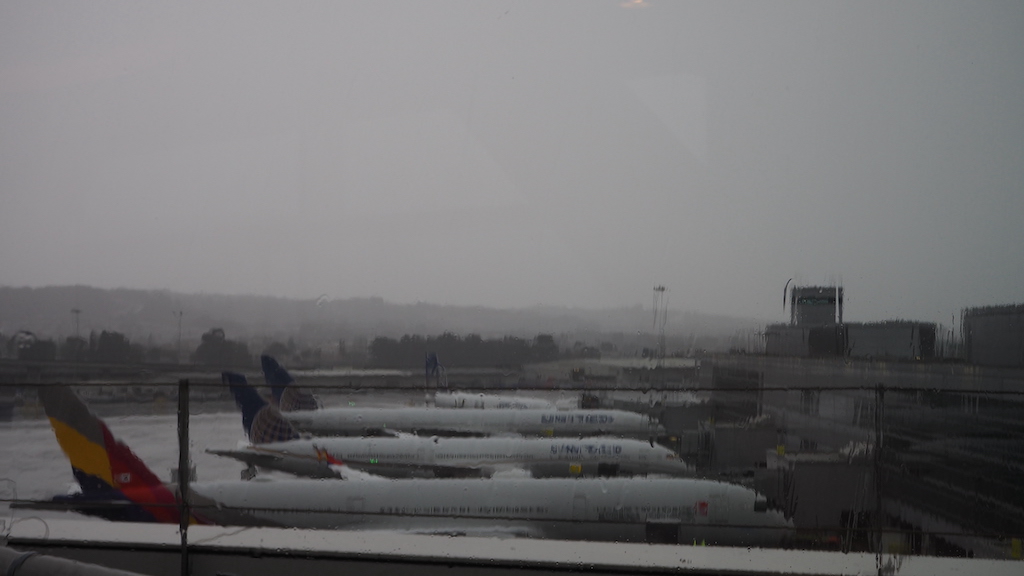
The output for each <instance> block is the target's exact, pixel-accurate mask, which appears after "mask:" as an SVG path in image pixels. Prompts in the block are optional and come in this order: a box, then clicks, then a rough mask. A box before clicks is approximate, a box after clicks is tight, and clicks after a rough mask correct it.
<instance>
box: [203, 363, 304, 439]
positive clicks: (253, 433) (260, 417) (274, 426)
mask: <svg viewBox="0 0 1024 576" xmlns="http://www.w3.org/2000/svg"><path fill="white" fill-rule="evenodd" d="M221 381H222V382H224V383H225V384H227V385H228V389H229V390H231V395H232V396H234V397H235V404H236V405H237V406H238V408H239V410H241V411H242V427H243V428H245V433H246V435H247V436H248V437H249V442H251V443H253V444H267V443H269V442H284V441H287V440H296V439H298V438H299V433H298V432H296V431H295V428H293V427H292V425H291V424H290V423H289V422H288V420H286V419H285V418H284V416H282V415H281V411H280V410H278V409H277V407H275V406H273V405H271V404H270V403H269V402H267V401H266V400H264V399H263V397H262V396H260V395H259V392H257V391H256V389H255V388H253V387H252V386H250V385H249V382H248V381H247V380H246V378H245V376H244V375H242V374H238V373H236V372H223V373H221Z"/></svg>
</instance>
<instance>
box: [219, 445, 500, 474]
mask: <svg viewBox="0 0 1024 576" xmlns="http://www.w3.org/2000/svg"><path fill="white" fill-rule="evenodd" d="M206 452H207V453H209V454H213V455H215V456H222V457H225V458H234V459H235V460H238V461H240V462H242V463H244V464H246V465H248V466H257V467H260V468H265V469H268V470H278V471H281V472H288V473H290V474H295V475H297V476H305V477H310V478H343V479H344V478H345V474H344V473H343V472H341V470H344V469H345V468H348V469H351V470H356V471H359V472H361V473H365V474H372V475H374V476H382V477H384V478H480V477H489V476H491V474H492V473H493V470H491V469H489V468H486V467H480V468H477V467H469V466H445V465H418V464H395V463H390V462H369V461H362V460H348V459H346V460H345V461H344V462H342V461H337V460H334V459H333V458H331V459H318V458H316V457H314V456H305V455H300V454H288V453H284V452H277V451H274V450H268V449H265V448H259V447H255V448H253V447H243V448H238V449H235V450H211V449H207V450H206Z"/></svg>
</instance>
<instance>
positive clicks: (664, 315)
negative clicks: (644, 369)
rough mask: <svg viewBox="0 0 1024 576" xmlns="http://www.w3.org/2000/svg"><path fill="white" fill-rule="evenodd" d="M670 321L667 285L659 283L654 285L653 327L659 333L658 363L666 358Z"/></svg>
mask: <svg viewBox="0 0 1024 576" xmlns="http://www.w3.org/2000/svg"><path fill="white" fill-rule="evenodd" d="M666 323H668V295H667V294H666V292H665V287H664V286H661V285H658V286H655V287H654V325H653V326H652V328H653V329H654V330H655V331H656V332H657V333H658V363H659V364H660V363H661V360H662V359H663V358H665V324H666Z"/></svg>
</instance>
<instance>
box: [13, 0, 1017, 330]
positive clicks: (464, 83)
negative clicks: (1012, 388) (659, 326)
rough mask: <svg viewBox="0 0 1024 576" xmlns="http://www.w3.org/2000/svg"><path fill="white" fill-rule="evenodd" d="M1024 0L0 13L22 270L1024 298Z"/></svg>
mask: <svg viewBox="0 0 1024 576" xmlns="http://www.w3.org/2000/svg"><path fill="white" fill-rule="evenodd" d="M1021 30H1024V4H1019V3H1001V2H994V1H981V2H974V3H969V4H966V3H958V2H947V1H928V2H923V1H919V2H918V1H911V2H901V3H898V4H892V3H887V2H875V1H869V2H860V3H856V4H833V3H814V4H809V3H792V2H789V3H780V4H766V5H759V4H758V5H752V4H748V3H734V2H713V3H703V2H701V3H690V2H686V3H681V2H658V1H655V0H646V1H638V2H621V1H609V2H589V1H588V2H559V3H549V2H534V1H512V0H509V1H495V2H489V3H477V2H460V1H452V2H441V3H422V4H421V3H379V2H372V3H363V2H346V3H336V2H320V1H303V2H293V3H256V2H223V1H218V2H196V1H184V2H179V3H173V4H159V3H158V4H142V3H137V2H121V1H100V2H90V3H77V2H50V3H45V4H40V3H32V2H7V3H3V4H0V31H2V33H0V199H2V201H3V207H2V209H0V270H2V271H3V272H2V274H0V285H6V286H33V287H39V286H53V285H75V284H81V285H88V286H96V287H101V288H115V287H127V288H133V289H166V290H171V291H174V292H183V293H207V294H225V295H231V294H256V295H267V296H279V297H286V298H298V299H316V298H318V297H319V296H320V295H326V296H327V298H329V299H346V298H353V297H375V296H377V297H381V298H383V299H384V300H386V301H388V302H394V303H415V302H426V303H433V304H438V305H446V304H451V305H460V306H481V307H488V308H499V309H516V308H526V307H531V306H534V305H552V306H572V307H580V308H588V309H595V308H596V309H605V308H621V307H630V306H635V305H637V304H639V305H643V306H644V307H650V306H651V301H652V288H653V287H654V286H655V285H664V286H666V287H667V289H668V304H669V307H670V308H671V309H673V310H683V311H689V310H693V311H699V312H703V313H708V314H720V315H726V316H732V317H750V318H758V319H764V320H765V321H784V320H786V319H788V312H784V311H783V309H782V305H781V304H782V302H781V300H782V289H783V286H784V285H785V284H786V281H787V280H788V279H790V278H793V282H794V283H795V284H798V285H820V284H831V283H841V284H842V285H843V286H844V287H845V291H846V312H845V315H844V316H845V318H846V319H847V320H849V321H881V320H886V319H891V318H906V319H915V320H923V321H934V322H949V321H950V319H951V318H952V317H953V316H955V315H958V314H959V312H960V310H961V309H963V308H965V307H973V306H985V305H996V304H1009V303H1017V302H1021V301H1024V291H1022V290H1021V286H1024V227H1022V226H1021V225H1020V217H1021V214H1024V193H1022V190H1021V182H1024V97H1022V96H1024V67H1022V66H1021V65H1020V63H1021V62H1024V35H1021V34H1020V31H1021Z"/></svg>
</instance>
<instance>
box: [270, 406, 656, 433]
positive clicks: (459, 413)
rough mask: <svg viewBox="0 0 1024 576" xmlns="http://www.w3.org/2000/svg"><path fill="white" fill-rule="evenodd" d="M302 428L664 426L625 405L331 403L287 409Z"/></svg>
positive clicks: (607, 429)
mask: <svg viewBox="0 0 1024 576" xmlns="http://www.w3.org/2000/svg"><path fill="white" fill-rule="evenodd" d="M284 416H285V418H287V419H288V421H289V422H290V423H291V425H292V426H294V427H295V428H296V429H297V430H299V431H300V432H308V433H310V434H313V435H315V436H362V435H365V434H366V433H367V432H368V431H388V430H390V431H396V432H411V433H414V434H420V435H441V436H450V435H456V436H457V435H478V436H490V435H495V434H520V435H522V436H576V437H579V436H618V437H622V438H638V439H643V440H646V439H649V438H651V437H655V436H658V435H660V434H662V433H664V429H663V428H662V427H661V426H660V425H658V424H657V423H656V422H654V421H652V420H651V418H650V417H649V416H645V415H643V414H637V413H635V412H626V411H624V410H554V409H543V410H539V409H526V410H446V409H444V408H327V409H323V410H306V411H297V412H285V413H284Z"/></svg>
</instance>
